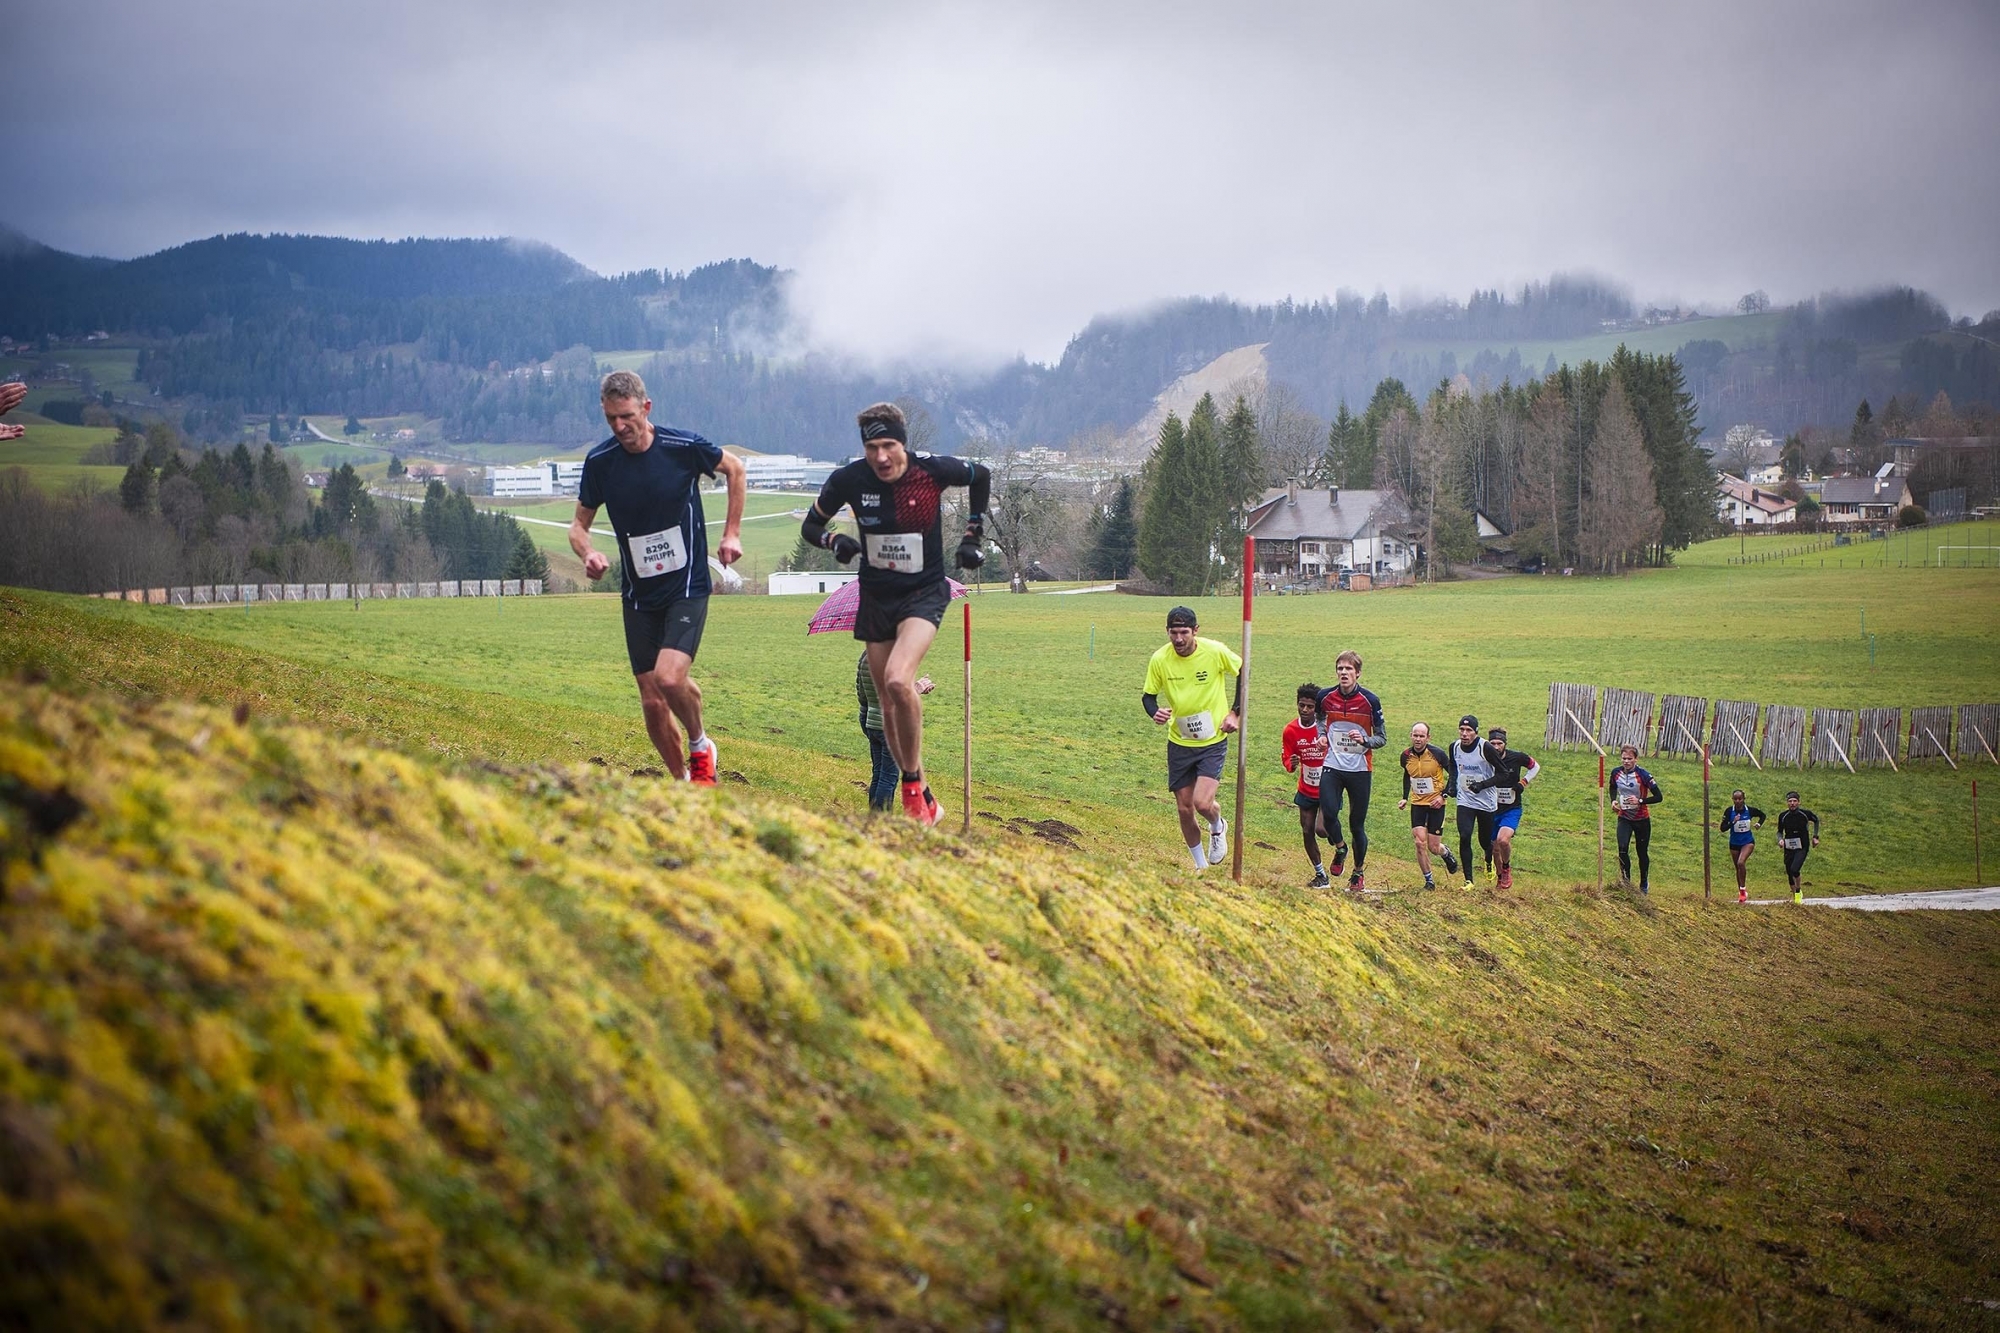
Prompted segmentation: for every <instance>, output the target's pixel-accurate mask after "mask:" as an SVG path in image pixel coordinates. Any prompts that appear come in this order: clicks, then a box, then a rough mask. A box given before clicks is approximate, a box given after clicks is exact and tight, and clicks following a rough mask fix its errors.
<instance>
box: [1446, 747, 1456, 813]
mask: <svg viewBox="0 0 2000 1333" xmlns="http://www.w3.org/2000/svg"><path fill="white" fill-rule="evenodd" d="M1444 794H1445V795H1446V796H1449V797H1451V799H1452V800H1454V801H1455V800H1457V799H1458V747H1457V746H1456V745H1447V746H1445V747H1444Z"/></svg>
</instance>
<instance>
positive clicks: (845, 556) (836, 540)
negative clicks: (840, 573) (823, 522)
mask: <svg viewBox="0 0 2000 1333" xmlns="http://www.w3.org/2000/svg"><path fill="white" fill-rule="evenodd" d="M826 549H827V550H829V551H831V552H833V558H834V559H835V560H838V561H839V562H840V563H841V564H843V565H844V564H846V563H847V562H848V561H850V560H852V559H853V558H854V557H855V556H857V555H860V554H861V543H860V542H858V541H856V540H854V538H852V537H850V536H848V535H847V534H846V533H844V532H836V533H834V534H833V536H832V537H831V538H829V539H828V540H827V543H826Z"/></svg>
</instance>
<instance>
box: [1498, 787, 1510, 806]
mask: <svg viewBox="0 0 2000 1333" xmlns="http://www.w3.org/2000/svg"><path fill="white" fill-rule="evenodd" d="M1493 794H1494V795H1495V796H1497V797H1499V798H1500V804H1502V805H1512V804H1514V789H1513V788H1512V787H1495V788H1494V789H1493Z"/></svg>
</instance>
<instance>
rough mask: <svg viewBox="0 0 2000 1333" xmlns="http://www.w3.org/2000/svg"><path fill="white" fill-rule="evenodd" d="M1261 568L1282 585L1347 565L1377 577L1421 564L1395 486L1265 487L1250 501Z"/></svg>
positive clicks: (1317, 578) (1329, 574)
mask: <svg viewBox="0 0 2000 1333" xmlns="http://www.w3.org/2000/svg"><path fill="white" fill-rule="evenodd" d="M1248 519H1249V530H1250V535H1251V536H1252V537H1255V538H1256V539H1257V574H1258V576H1259V577H1260V578H1266V579H1270V580H1272V581H1274V582H1278V583H1321V582H1325V581H1327V580H1330V579H1332V578H1334V577H1336V576H1337V575H1338V574H1340V573H1341V572H1342V571H1343V570H1346V571H1356V572H1360V573H1365V574H1368V575H1371V576H1374V577H1382V576H1393V575H1402V574H1407V573H1409V572H1410V570H1411V569H1413V568H1414V567H1415V565H1416V562H1417V547H1416V538H1417V533H1416V532H1415V531H1414V530H1413V526H1412V520H1411V516H1410V512H1409V510H1408V508H1407V507H1406V506H1405V505H1404V504H1403V502H1402V500H1401V499H1399V498H1398V497H1397V496H1396V495H1395V494H1393V493H1392V492H1389V491H1343V490H1341V488H1340V487H1338V486H1328V487H1325V488H1323V489H1302V488H1301V487H1300V486H1299V484H1298V483H1297V482H1292V483H1290V484H1289V485H1286V486H1284V487H1282V488H1278V489H1273V490H1267V491H1265V492H1264V495H1263V498H1262V499H1260V500H1258V501H1257V502H1256V504H1254V505H1253V506H1251V509H1250V512H1249V515H1248Z"/></svg>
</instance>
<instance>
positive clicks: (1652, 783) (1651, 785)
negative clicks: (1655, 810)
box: [1639, 778, 1667, 805]
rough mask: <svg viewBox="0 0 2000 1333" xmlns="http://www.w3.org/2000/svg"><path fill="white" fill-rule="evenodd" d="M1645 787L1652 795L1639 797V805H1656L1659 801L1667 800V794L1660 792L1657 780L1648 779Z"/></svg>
mask: <svg viewBox="0 0 2000 1333" xmlns="http://www.w3.org/2000/svg"><path fill="white" fill-rule="evenodd" d="M1646 787H1647V789H1648V790H1649V791H1651V792H1652V793H1653V794H1652V795H1651V796H1641V797H1640V798H1639V803H1640V804H1641V805H1658V804H1659V803H1660V802H1661V801H1664V800H1666V799H1667V794H1666V793H1665V792H1663V791H1661V790H1660V784H1659V782H1658V780H1656V779H1650V778H1649V779H1648V780H1647V782H1646Z"/></svg>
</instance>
